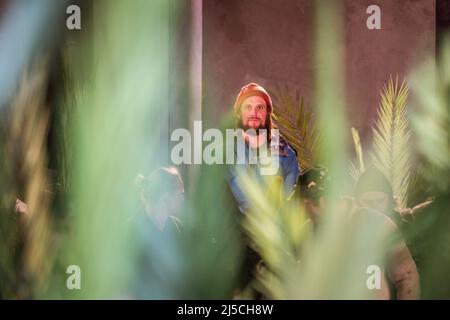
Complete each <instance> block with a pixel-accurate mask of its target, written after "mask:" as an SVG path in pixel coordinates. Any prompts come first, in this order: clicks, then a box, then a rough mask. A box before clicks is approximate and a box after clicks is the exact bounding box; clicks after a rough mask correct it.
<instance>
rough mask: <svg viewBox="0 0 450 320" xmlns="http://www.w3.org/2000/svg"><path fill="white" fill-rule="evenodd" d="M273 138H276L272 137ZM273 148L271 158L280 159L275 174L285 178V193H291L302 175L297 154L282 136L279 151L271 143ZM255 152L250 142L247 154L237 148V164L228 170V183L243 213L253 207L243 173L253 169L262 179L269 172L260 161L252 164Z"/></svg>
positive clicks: (246, 146)
mask: <svg viewBox="0 0 450 320" xmlns="http://www.w3.org/2000/svg"><path fill="white" fill-rule="evenodd" d="M272 140H274V139H273V138H272ZM271 150H272V151H271V154H270V156H271V158H272V159H273V160H278V163H279V166H278V169H277V171H276V172H274V173H273V174H275V175H277V176H279V177H281V178H282V179H283V189H284V190H283V191H284V194H285V195H289V194H290V193H291V192H292V191H293V189H294V186H295V184H296V183H297V178H298V176H299V175H300V168H299V166H298V162H297V157H296V154H295V152H294V150H293V149H292V148H291V147H290V146H289V144H287V143H286V142H285V141H284V140H283V139H282V138H280V139H279V151H278V152H277V151H276V149H274V148H273V144H271ZM255 153H256V151H255V150H254V149H251V148H250V147H249V146H248V144H246V145H245V155H244V154H243V155H239V153H238V152H237V151H236V150H235V159H236V163H237V164H235V165H234V166H233V167H231V168H230V170H229V171H228V184H229V186H230V189H231V192H232V193H233V196H234V198H235V199H236V202H237V204H238V206H239V210H240V211H241V212H242V213H245V211H247V210H248V209H250V208H251V204H250V202H249V201H248V199H247V197H246V196H245V194H244V192H243V188H242V185H241V182H240V178H241V177H242V174H245V173H248V172H250V171H252V172H253V173H254V174H255V176H256V179H258V180H259V179H261V180H262V176H263V175H265V174H267V173H264V171H262V170H264V169H263V167H262V165H261V163H260V162H257V163H256V164H251V161H250V159H251V158H252V156H255ZM243 156H245V159H242V157H243ZM275 157H277V158H275ZM255 162H256V161H255ZM239 163H242V164H239Z"/></svg>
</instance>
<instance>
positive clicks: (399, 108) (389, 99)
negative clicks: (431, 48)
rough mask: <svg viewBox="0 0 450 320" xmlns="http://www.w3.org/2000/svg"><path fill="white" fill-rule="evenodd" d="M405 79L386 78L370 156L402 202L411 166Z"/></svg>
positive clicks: (405, 198) (373, 130)
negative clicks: (387, 80) (400, 81)
mask: <svg viewBox="0 0 450 320" xmlns="http://www.w3.org/2000/svg"><path fill="white" fill-rule="evenodd" d="M408 95H409V89H408V87H407V86H406V84H405V81H403V82H402V84H401V85H400V86H399V83H398V76H397V78H396V79H395V81H394V79H393V78H392V77H390V78H389V82H388V84H387V85H386V86H384V87H383V89H382V92H381V103H380V108H379V110H378V115H377V119H376V121H375V125H374V126H373V127H372V132H373V152H372V160H373V164H374V165H375V167H377V168H378V169H379V170H380V171H382V172H383V173H384V174H385V175H386V177H387V178H388V180H389V181H390V182H391V185H392V188H393V191H394V194H395V195H396V196H398V197H399V199H400V202H401V204H402V205H406V203H407V191H408V185H409V180H410V170H411V160H410V155H411V150H410V137H411V130H410V129H409V125H408V108H407V100H408Z"/></svg>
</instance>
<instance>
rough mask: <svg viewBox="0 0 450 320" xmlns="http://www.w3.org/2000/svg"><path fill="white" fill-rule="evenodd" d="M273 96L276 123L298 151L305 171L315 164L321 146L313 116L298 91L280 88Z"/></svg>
mask: <svg viewBox="0 0 450 320" xmlns="http://www.w3.org/2000/svg"><path fill="white" fill-rule="evenodd" d="M271 94H272V96H273V97H274V123H275V125H276V126H277V127H278V129H279V130H280V132H281V135H282V136H283V138H284V139H285V140H286V141H287V142H288V143H289V144H290V145H291V146H292V147H293V148H294V149H295V150H296V151H297V160H298V163H299V165H300V169H302V170H305V169H307V168H309V167H311V166H312V165H314V164H315V162H316V155H317V152H316V151H317V148H318V144H319V135H318V131H317V129H316V125H315V123H314V119H313V114H312V112H311V111H310V110H308V109H307V107H306V106H305V103H304V100H303V98H302V97H301V95H300V92H299V91H298V90H295V91H294V92H292V90H289V88H288V87H286V86H285V87H282V86H278V87H277V88H276V89H275V90H274V91H273V92H271Z"/></svg>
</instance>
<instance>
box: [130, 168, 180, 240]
mask: <svg viewBox="0 0 450 320" xmlns="http://www.w3.org/2000/svg"><path fill="white" fill-rule="evenodd" d="M136 180H137V181H136V183H137V184H138V185H139V187H140V194H139V196H140V202H141V207H142V211H143V212H144V213H145V215H146V216H147V217H148V218H149V219H150V220H151V221H152V222H153V224H154V226H155V227H156V228H157V229H158V230H159V231H163V230H164V229H165V228H166V226H167V223H170V224H171V225H173V226H175V227H176V229H177V230H178V231H180V229H181V226H182V223H181V220H180V212H181V207H182V203H183V199H184V184H183V180H182V178H181V175H180V173H179V172H178V169H176V168H175V167H168V168H166V167H162V168H158V169H156V170H155V171H153V172H152V173H151V174H150V176H149V177H148V178H146V177H144V176H143V175H138V177H137V179H136Z"/></svg>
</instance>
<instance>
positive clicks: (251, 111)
mask: <svg viewBox="0 0 450 320" xmlns="http://www.w3.org/2000/svg"><path fill="white" fill-rule="evenodd" d="M266 118H267V104H266V101H265V100H264V99H263V98H261V97H259V96H251V97H248V98H247V99H245V100H244V102H243V103H242V105H241V119H242V127H243V128H244V130H247V129H255V130H257V129H264V128H266Z"/></svg>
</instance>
